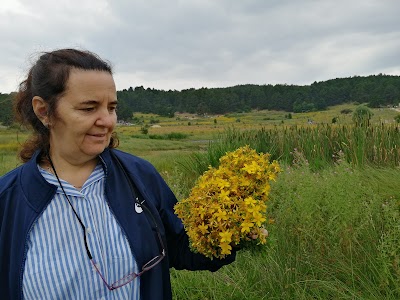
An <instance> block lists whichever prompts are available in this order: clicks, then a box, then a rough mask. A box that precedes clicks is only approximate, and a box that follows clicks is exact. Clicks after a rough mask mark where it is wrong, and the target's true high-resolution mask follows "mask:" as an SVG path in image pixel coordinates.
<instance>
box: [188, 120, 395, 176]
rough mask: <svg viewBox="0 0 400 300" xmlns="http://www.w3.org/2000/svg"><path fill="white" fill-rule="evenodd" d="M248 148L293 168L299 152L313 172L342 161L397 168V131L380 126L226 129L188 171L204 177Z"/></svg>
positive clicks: (390, 126) (352, 163) (386, 125)
mask: <svg viewBox="0 0 400 300" xmlns="http://www.w3.org/2000/svg"><path fill="white" fill-rule="evenodd" d="M243 145H250V146H251V147H252V148H254V149H256V150H257V151H258V152H268V153H270V154H271V158H272V159H277V160H279V161H280V162H283V163H286V164H292V162H293V161H292V160H293V154H294V152H295V151H298V152H301V153H302V154H303V155H304V157H305V159H306V160H307V161H309V163H310V167H311V168H312V169H313V170H319V169H321V168H324V167H327V166H331V165H332V164H333V163H335V162H336V161H337V160H339V159H344V160H346V161H347V162H349V163H350V164H351V165H352V166H364V165H372V166H387V167H395V166H400V127H399V126H398V125H397V124H380V125H374V126H369V127H355V126H350V125H341V126H337V125H329V124H322V125H311V126H297V125H294V126H290V127H274V128H272V129H266V128H261V129H256V130H239V129H234V128H228V129H226V130H225V131H224V132H222V133H221V134H219V136H217V137H216V138H215V139H214V140H213V141H212V142H211V143H210V145H209V147H208V150H207V153H197V154H194V155H193V157H192V159H191V160H190V161H188V162H187V163H186V165H188V168H187V169H188V170H192V171H195V172H196V173H197V174H201V173H203V172H204V171H205V170H206V169H207V167H208V166H209V165H211V166H213V167H215V166H218V160H219V158H220V157H221V156H222V155H224V154H225V153H226V152H227V151H232V150H234V149H236V148H238V147H240V146H243Z"/></svg>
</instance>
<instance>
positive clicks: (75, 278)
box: [0, 49, 234, 300]
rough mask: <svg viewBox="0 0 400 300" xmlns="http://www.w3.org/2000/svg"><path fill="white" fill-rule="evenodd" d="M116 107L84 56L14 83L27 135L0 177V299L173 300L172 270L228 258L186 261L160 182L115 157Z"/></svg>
mask: <svg viewBox="0 0 400 300" xmlns="http://www.w3.org/2000/svg"><path fill="white" fill-rule="evenodd" d="M117 102H118V101H117V96H116V88H115V84H114V80H113V76H112V70H111V67H110V66H109V64H108V63H107V62H105V61H103V60H101V59H100V58H99V57H98V56H96V55H95V54H93V53H90V52H87V51H80V50H74V49H62V50H56V51H53V52H48V53H44V54H43V55H42V56H41V57H40V58H39V59H38V61H37V62H36V63H35V64H34V65H33V67H32V68H31V69H30V71H29V73H28V76H27V78H26V80H25V81H23V82H22V83H21V85H20V89H19V92H18V93H17V95H16V99H15V108H16V116H17V118H18V120H19V121H20V122H21V123H22V124H23V125H26V126H28V127H29V128H31V129H32V130H33V136H32V138H31V139H29V140H28V141H27V142H26V143H25V144H24V145H23V147H22V150H21V152H20V154H19V155H20V158H21V159H22V161H23V162H24V164H23V165H22V166H20V167H18V168H16V169H15V170H13V171H11V172H10V173H8V174H6V175H4V176H3V177H1V178H0V217H1V220H0V274H1V275H0V276H1V278H0V291H1V293H2V295H1V297H2V298H3V299H151V300H154V299H171V297H172V296H171V284H170V277H169V268H170V267H174V268H176V269H190V270H211V271H216V270H218V269H219V268H220V267H222V266H223V265H225V264H228V263H230V262H232V261H233V260H234V255H232V256H231V257H229V258H228V259H225V260H209V259H207V258H205V257H203V256H202V255H199V254H194V253H192V252H191V251H190V250H189V244H188V237H187V235H186V234H185V231H184V228H183V226H182V223H181V221H180V220H179V219H178V218H177V217H176V216H175V215H174V212H173V206H174V204H175V203H176V198H175V196H174V195H173V193H172V192H171V190H170V189H169V188H168V186H167V185H166V183H165V182H164V181H163V179H162V178H161V176H160V175H159V174H158V173H157V171H156V170H155V168H154V167H153V166H152V165H150V164H149V163H148V162H146V161H144V160H142V159H140V158H138V157H135V156H133V155H130V154H127V153H124V152H121V151H118V150H115V149H114V148H115V147H116V145H117V144H118V141H117V139H116V137H115V136H114V135H113V130H114V127H115V124H116V121H117V114H116V108H117Z"/></svg>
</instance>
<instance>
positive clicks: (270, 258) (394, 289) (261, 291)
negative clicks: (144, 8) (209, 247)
mask: <svg viewBox="0 0 400 300" xmlns="http://www.w3.org/2000/svg"><path fill="white" fill-rule="evenodd" d="M355 108H356V106H355V105H350V104H348V105H341V106H337V107H333V108H331V109H328V110H326V111H321V112H310V113H299V114H291V116H290V117H289V116H288V113H285V112H279V111H255V112H251V113H236V114H229V115H223V116H203V117H199V116H195V115H185V114H178V115H176V117H175V118H162V117H159V116H156V115H135V116H136V117H138V118H139V119H140V120H142V122H143V123H142V124H135V125H132V126H123V125H121V126H118V127H117V132H118V136H119V138H120V149H122V150H124V151H127V152H130V153H133V154H136V155H139V156H141V157H143V158H145V159H147V160H149V161H150V162H152V163H153V164H154V165H155V166H156V168H157V169H158V170H159V171H160V173H161V174H162V176H163V177H164V178H165V180H166V181H167V182H168V184H169V185H170V187H171V189H172V190H173V191H174V193H175V194H176V196H177V198H178V199H183V198H185V197H186V196H187V195H188V193H189V192H190V189H191V187H192V186H193V184H194V182H195V180H196V178H197V177H198V176H199V175H200V174H201V173H202V172H203V171H204V170H205V169H207V167H208V165H217V164H218V158H219V157H220V156H221V155H223V154H224V153H225V152H226V151H228V150H233V149H235V148H237V147H239V146H241V145H243V144H250V145H251V146H252V147H254V148H256V149H257V150H259V151H264V152H270V153H272V154H273V156H274V157H275V158H278V159H279V160H280V162H281V164H282V166H283V169H284V171H283V172H282V173H281V175H280V177H279V178H278V180H277V182H276V183H274V184H273V185H272V189H271V195H270V200H269V207H268V214H269V217H270V218H272V219H274V220H275V222H274V223H273V224H270V225H267V226H268V231H269V232H270V236H269V239H268V243H267V245H266V246H265V247H254V248H251V249H247V248H246V249H242V250H241V251H239V252H238V254H237V260H236V262H235V263H233V264H231V265H229V266H226V267H224V268H222V269H221V270H219V271H218V272H215V273H210V272H204V271H203V272H199V271H198V272H190V271H176V270H171V278H172V285H173V295H174V299H192V300H195V299H199V300H200V299H207V300H211V299H216V300H217V299H225V300H226V299H251V300H253V299H254V300H258V299H359V300H362V299H389V300H391V299H393V300H395V299H396V300H397V299H400V247H399V245H400V189H399V188H398V182H399V181H400V169H399V160H398V158H399V156H398V155H399V153H400V152H399V151H400V140H399V139H400V137H399V134H400V133H399V124H397V123H395V122H394V117H395V116H397V115H398V114H399V112H397V111H395V110H394V109H390V108H384V109H374V110H373V117H372V119H371V125H370V127H369V129H359V128H353V127H352V125H351V124H352V117H351V113H348V114H344V113H341V112H343V111H346V110H350V111H354V109H355ZM333 119H335V121H336V122H335V123H334V124H333V123H332V120H333ZM145 125H148V126H149V127H148V133H147V134H143V133H142V128H143V126H145ZM152 125H153V126H154V125H157V126H156V127H151V126H152ZM158 126H159V127H158ZM339 133H340V134H339ZM26 137H27V133H26V132H24V131H21V130H17V129H0V174H4V173H6V172H7V171H8V170H11V169H12V168H14V167H15V166H16V165H18V164H19V163H18V161H17V159H16V151H17V149H18V147H19V144H20V143H21V142H22V141H23V140H24V139H26ZM294 148H296V149H294Z"/></svg>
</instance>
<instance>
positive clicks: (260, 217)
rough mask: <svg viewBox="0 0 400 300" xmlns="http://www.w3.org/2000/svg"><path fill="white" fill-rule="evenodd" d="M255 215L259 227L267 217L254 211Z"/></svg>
mask: <svg viewBox="0 0 400 300" xmlns="http://www.w3.org/2000/svg"><path fill="white" fill-rule="evenodd" d="M253 217H254V219H253V221H254V223H256V224H257V226H259V227H260V226H261V224H262V223H263V222H265V221H266V218H264V217H263V215H262V214H260V213H259V212H254V213H253Z"/></svg>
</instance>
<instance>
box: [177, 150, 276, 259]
mask: <svg viewBox="0 0 400 300" xmlns="http://www.w3.org/2000/svg"><path fill="white" fill-rule="evenodd" d="M269 158H270V155H269V154H268V153H266V154H263V153H261V154H258V153H257V152H256V151H255V150H253V149H251V148H250V147H248V146H245V147H241V148H238V149H237V150H235V151H232V152H228V153H226V154H225V155H224V156H222V157H221V158H220V161H219V162H220V164H219V166H218V168H212V167H211V166H210V167H209V168H208V170H207V171H206V172H204V174H203V175H202V176H201V177H200V178H199V179H198V180H197V182H196V185H195V186H194V187H193V188H192V190H191V191H190V194H189V197H188V198H186V199H183V200H181V201H179V202H178V203H177V204H176V205H175V213H176V214H177V215H178V217H179V218H181V220H182V223H183V225H184V226H185V230H186V232H187V234H188V237H189V242H190V247H191V249H192V250H193V251H195V252H199V253H201V254H203V255H205V256H207V257H209V258H212V257H217V258H224V257H225V256H226V255H229V254H230V253H231V250H232V247H231V245H233V244H235V245H238V244H240V243H241V241H248V239H249V237H252V238H253V239H254V241H255V242H256V243H259V244H265V242H266V237H267V234H265V231H266V229H265V228H264V227H263V226H265V225H266V224H265V223H267V219H269V218H268V216H267V201H268V195H269V193H270V188H271V187H270V184H269V182H270V181H271V180H276V178H277V175H278V173H279V172H280V171H281V170H280V166H279V164H278V163H277V162H276V161H273V162H272V163H271V162H270V160H269ZM269 220H271V219H269Z"/></svg>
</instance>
